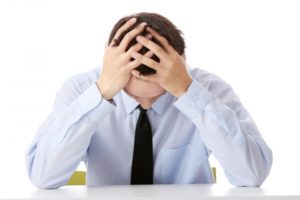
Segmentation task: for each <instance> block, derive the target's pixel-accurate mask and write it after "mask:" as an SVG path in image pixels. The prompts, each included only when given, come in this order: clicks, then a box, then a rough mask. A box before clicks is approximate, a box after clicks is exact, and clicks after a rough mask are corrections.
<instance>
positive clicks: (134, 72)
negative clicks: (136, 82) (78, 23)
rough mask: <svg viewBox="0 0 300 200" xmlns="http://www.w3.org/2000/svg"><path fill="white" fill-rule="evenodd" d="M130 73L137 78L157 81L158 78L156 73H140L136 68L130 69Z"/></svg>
mask: <svg viewBox="0 0 300 200" xmlns="http://www.w3.org/2000/svg"><path fill="white" fill-rule="evenodd" d="M131 74H132V75H133V76H134V77H136V78H137V79H140V80H143V81H150V82H155V83H159V78H158V76H157V75H156V74H149V75H146V76H145V75H142V74H141V73H140V72H139V71H138V70H132V71H131Z"/></svg>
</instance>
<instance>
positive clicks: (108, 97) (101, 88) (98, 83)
mask: <svg viewBox="0 0 300 200" xmlns="http://www.w3.org/2000/svg"><path fill="white" fill-rule="evenodd" d="M96 86H97V88H98V90H99V92H100V93H101V95H102V97H103V98H104V99H106V100H108V101H109V100H111V99H112V97H113V95H111V94H109V92H108V91H107V90H106V89H105V87H104V86H103V84H102V83H101V81H100V80H99V79H98V80H97V81H96Z"/></svg>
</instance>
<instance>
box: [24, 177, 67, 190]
mask: <svg viewBox="0 0 300 200" xmlns="http://www.w3.org/2000/svg"><path fill="white" fill-rule="evenodd" d="M30 181H31V183H32V184H33V185H34V186H36V187H37V188H38V189H41V190H49V189H58V188H60V187H61V186H63V185H65V184H64V183H59V182H56V181H53V180H49V179H47V178H43V177H39V178H37V177H30Z"/></svg>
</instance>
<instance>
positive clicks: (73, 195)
mask: <svg viewBox="0 0 300 200" xmlns="http://www.w3.org/2000/svg"><path fill="white" fill-rule="evenodd" d="M10 198H11V199H18V198H20V199H36V198H38V199H46V198H47V199H95V198H96V199H106V200H109V199H120V200H121V199H122V200H126V199H138V200H143V199H155V200H158V199H164V200H169V199H170V200H177V199H184V200H189V199H190V200H192V199H197V200H201V199H202V200H212V199H218V200H222V199H232V200H237V199H243V200H258V199H259V200H265V199H276V200H279V199H284V200H289V199H298V200H300V187H299V191H298V190H297V189H295V188H294V190H290V189H287V190H282V189H276V188H273V189H272V190H269V189H264V188H257V187H227V188H226V187H222V186H219V185H218V184H213V185H151V186H130V185H129V186H125V185H122V186H103V187H97V188H96V187H95V188H87V187H85V186H66V187H62V188H60V189H55V190H38V189H36V190H33V191H25V192H23V194H21V193H18V191H15V193H14V194H13V193H10V194H9V193H6V194H5V196H3V194H1V193H0V199H10Z"/></svg>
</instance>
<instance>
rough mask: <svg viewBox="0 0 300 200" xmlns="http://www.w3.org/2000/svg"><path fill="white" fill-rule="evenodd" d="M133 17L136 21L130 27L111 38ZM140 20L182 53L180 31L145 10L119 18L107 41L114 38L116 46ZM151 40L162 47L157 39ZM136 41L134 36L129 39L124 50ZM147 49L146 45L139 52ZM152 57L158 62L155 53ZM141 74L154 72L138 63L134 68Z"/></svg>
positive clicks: (144, 33)
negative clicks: (117, 36) (118, 35)
mask: <svg viewBox="0 0 300 200" xmlns="http://www.w3.org/2000/svg"><path fill="white" fill-rule="evenodd" d="M133 17H135V18H136V19H137V21H136V23H135V24H134V25H133V26H132V27H130V28H129V29H128V30H126V31H124V32H123V33H122V34H121V35H120V37H119V38H113V37H114V36H115V34H116V32H117V31H118V29H119V28H120V27H121V26H123V25H124V24H125V23H126V22H127V21H128V20H129V19H131V18H133ZM142 22H146V23H147V26H149V27H151V28H153V29H154V30H156V31H157V32H158V33H159V34H160V35H161V36H163V37H165V38H166V39H167V40H168V42H169V44H170V45H171V46H172V47H173V48H174V49H175V50H176V51H177V52H178V54H180V55H183V54H184V49H185V43H184V39H183V37H182V32H181V31H180V30H179V29H177V28H176V26H175V25H174V24H173V23H172V22H171V21H170V20H168V19H167V18H165V17H163V16H161V15H159V14H157V13H146V12H141V13H136V14H133V15H129V16H126V17H123V18H121V19H120V20H119V21H118V22H117V23H116V24H115V25H114V27H113V29H112V31H111V33H110V36H109V39H108V43H109V44H110V43H111V42H112V40H114V46H118V45H119V44H120V43H121V41H122V39H123V37H124V36H125V35H126V34H127V33H128V32H129V31H131V30H132V29H134V28H135V27H136V26H138V25H139V24H140V23H142ZM147 33H148V32H147V31H146V29H145V30H144V31H143V32H142V33H141V35H144V36H145V35H146V34H147ZM151 40H152V41H153V42H155V43H156V44H158V45H159V46H161V47H162V45H161V44H160V42H159V41H158V40H156V39H155V38H152V39H151ZM136 43H137V41H136V39H135V38H134V39H133V40H132V41H130V43H129V44H128V46H127V48H126V51H127V50H128V49H129V48H130V47H131V46H133V45H134V44H136ZM147 51H148V49H147V48H146V47H143V48H142V49H141V50H140V51H139V53H141V54H145V53H146V52H147ZM152 59H153V60H155V61H157V62H159V58H158V57H157V56H156V55H153V56H152ZM136 69H137V70H138V71H139V72H140V73H141V74H144V75H146V74H154V73H156V71H155V70H153V69H151V68H149V67H147V66H145V65H143V64H142V65H140V66H138V67H137V68H136Z"/></svg>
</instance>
